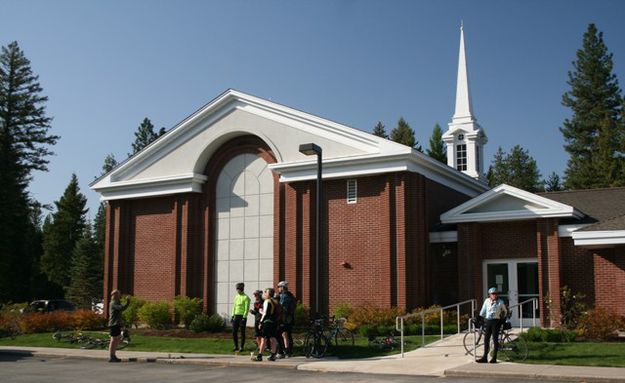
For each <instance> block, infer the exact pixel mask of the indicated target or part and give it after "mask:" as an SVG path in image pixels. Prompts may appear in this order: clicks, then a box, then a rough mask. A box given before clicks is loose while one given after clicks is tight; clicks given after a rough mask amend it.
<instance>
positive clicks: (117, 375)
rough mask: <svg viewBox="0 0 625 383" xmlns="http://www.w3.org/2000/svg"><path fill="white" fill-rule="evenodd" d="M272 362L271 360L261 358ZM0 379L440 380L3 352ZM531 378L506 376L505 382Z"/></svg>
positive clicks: (70, 382)
mask: <svg viewBox="0 0 625 383" xmlns="http://www.w3.org/2000/svg"><path fill="white" fill-rule="evenodd" d="M263 363H269V362H263ZM444 380H445V381H449V382H450V383H455V382H471V383H490V382H492V383H501V380H500V379H492V380H487V379H479V380H477V379H474V380H472V379H452V378H445V379H444ZM0 381H1V382H4V383H13V382H46V383H54V382H64V383H74V382H81V383H82V382H87V381H88V382H106V383H110V382H115V381H117V382H127V381H132V382H150V383H152V382H177V383H187V382H237V383H244V382H254V383H258V382H271V383H280V382H288V383H293V382H297V383H307V382H314V383H324V382H362V383H369V382H385V383H386V382H411V383H441V378H427V377H424V378H418V377H414V376H398V375H374V374H353V373H323V372H306V371H296V370H288V369H268V368H259V369H254V368H249V367H220V366H193V365H167V364H162V363H118V364H109V363H106V362H102V361H100V360H83V359H66V358H41V357H22V356H15V355H6V354H0ZM517 382H530V381H529V380H527V381H526V380H516V379H512V380H510V379H506V383H517Z"/></svg>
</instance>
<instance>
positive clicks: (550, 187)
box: [543, 172, 564, 192]
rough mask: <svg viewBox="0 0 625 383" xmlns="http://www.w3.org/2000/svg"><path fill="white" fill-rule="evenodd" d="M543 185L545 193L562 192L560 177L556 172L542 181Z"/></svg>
mask: <svg viewBox="0 0 625 383" xmlns="http://www.w3.org/2000/svg"><path fill="white" fill-rule="evenodd" d="M543 183H544V184H545V191H548V192H556V191H561V190H564V188H563V187H562V182H561V181H560V176H559V175H558V173H556V172H552V173H551V174H550V175H549V178H547V179H546V180H545V181H543Z"/></svg>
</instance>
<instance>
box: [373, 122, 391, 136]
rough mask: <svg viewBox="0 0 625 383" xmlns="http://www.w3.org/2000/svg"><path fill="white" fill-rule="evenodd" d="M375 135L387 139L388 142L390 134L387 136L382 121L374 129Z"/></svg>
mask: <svg viewBox="0 0 625 383" xmlns="http://www.w3.org/2000/svg"><path fill="white" fill-rule="evenodd" d="M373 135H374V136H378V137H382V138H386V139H387V140H388V134H386V127H385V126H384V124H383V123H382V121H378V123H377V124H375V126H374V127H373Z"/></svg>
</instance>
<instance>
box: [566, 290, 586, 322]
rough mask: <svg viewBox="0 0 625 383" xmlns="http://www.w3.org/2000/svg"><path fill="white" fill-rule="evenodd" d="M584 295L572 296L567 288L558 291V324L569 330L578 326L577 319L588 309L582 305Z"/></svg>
mask: <svg viewBox="0 0 625 383" xmlns="http://www.w3.org/2000/svg"><path fill="white" fill-rule="evenodd" d="M585 298H586V295H584V294H582V293H579V292H578V293H577V294H573V292H572V291H571V289H570V288H568V286H563V287H562V289H560V312H561V315H562V316H561V318H560V323H562V325H563V326H564V327H566V328H568V329H570V330H573V329H575V328H577V327H578V326H579V319H580V318H581V316H582V315H583V314H584V312H585V311H586V309H587V308H588V307H587V306H586V304H585V303H584V299H585Z"/></svg>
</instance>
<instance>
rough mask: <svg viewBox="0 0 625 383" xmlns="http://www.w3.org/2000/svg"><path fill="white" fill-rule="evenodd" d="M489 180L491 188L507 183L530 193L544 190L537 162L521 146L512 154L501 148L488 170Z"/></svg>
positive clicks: (511, 151) (516, 147)
mask: <svg viewBox="0 0 625 383" xmlns="http://www.w3.org/2000/svg"><path fill="white" fill-rule="evenodd" d="M487 178H488V184H489V185H490V187H495V186H497V185H500V184H504V183H505V184H508V185H511V186H514V187H517V188H520V189H523V190H527V191H529V192H537V191H540V190H541V189H542V187H541V186H542V185H541V182H540V172H539V171H538V166H537V165H536V161H535V160H534V158H532V156H530V155H529V152H528V151H527V150H524V149H523V148H522V147H521V146H520V145H516V146H514V147H513V148H512V149H511V150H510V154H506V153H505V152H504V151H503V150H502V149H501V147H499V149H497V152H496V153H495V156H494V158H493V161H492V164H491V166H490V168H489V170H488V175H487Z"/></svg>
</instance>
